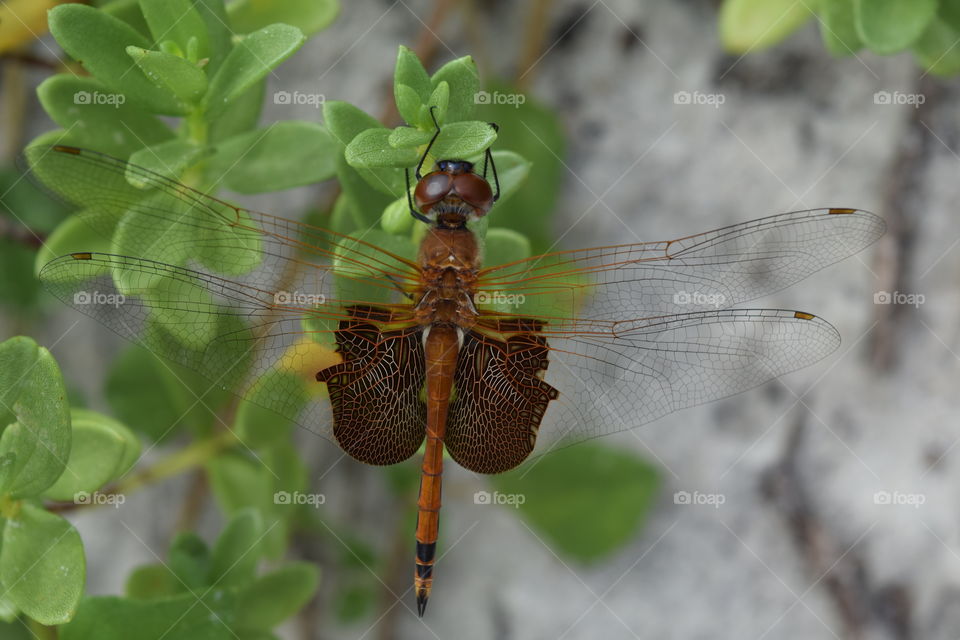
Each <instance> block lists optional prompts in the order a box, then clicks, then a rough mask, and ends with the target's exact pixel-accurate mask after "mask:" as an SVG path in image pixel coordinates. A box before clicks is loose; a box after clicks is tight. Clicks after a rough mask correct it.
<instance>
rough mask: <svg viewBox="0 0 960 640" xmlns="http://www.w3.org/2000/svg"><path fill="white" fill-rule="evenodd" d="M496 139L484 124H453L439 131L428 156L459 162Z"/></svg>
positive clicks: (495, 134) (471, 121) (486, 124)
mask: <svg viewBox="0 0 960 640" xmlns="http://www.w3.org/2000/svg"><path fill="white" fill-rule="evenodd" d="M496 139H497V132H496V131H494V129H493V127H491V126H490V125H489V124H488V123H486V122H480V121H479V120H469V121H465V122H454V123H452V124H447V125H444V126H443V127H442V128H441V129H440V135H439V136H437V140H436V141H435V142H434V143H433V147H431V148H430V155H431V156H432V157H433V158H434V160H461V159H465V158H469V157H470V156H473V155H476V154H478V153H480V152H481V151H483V150H484V149H486V148H487V147H489V146H490V145H491V144H493V143H494V141H495V140H496ZM406 166H410V165H406Z"/></svg>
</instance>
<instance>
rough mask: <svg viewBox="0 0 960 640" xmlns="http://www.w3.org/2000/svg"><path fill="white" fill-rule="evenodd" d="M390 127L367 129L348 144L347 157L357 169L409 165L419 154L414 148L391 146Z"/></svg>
mask: <svg viewBox="0 0 960 640" xmlns="http://www.w3.org/2000/svg"><path fill="white" fill-rule="evenodd" d="M389 140H390V130H389V129H383V128H380V129H367V130H366V131H363V132H361V133H360V135H358V136H357V137H356V138H354V139H353V140H352V141H351V142H350V144H348V145H347V149H346V158H347V162H348V163H350V166H351V167H354V168H357V169H365V168H380V167H409V166H411V165H414V164H416V163H417V160H418V159H419V156H418V154H417V152H416V150H414V149H394V148H393V147H391V146H390V141H389Z"/></svg>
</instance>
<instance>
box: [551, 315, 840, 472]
mask: <svg viewBox="0 0 960 640" xmlns="http://www.w3.org/2000/svg"><path fill="white" fill-rule="evenodd" d="M543 334H544V337H545V338H546V339H547V342H548V344H549V346H550V355H549V367H548V369H547V371H546V376H545V381H546V382H547V383H548V384H550V385H551V386H553V387H554V388H555V389H557V390H558V391H559V398H558V399H557V400H555V401H553V402H551V403H550V404H549V406H548V408H547V411H546V414H545V415H544V418H543V421H542V424H541V426H540V430H539V437H538V439H537V446H536V449H535V454H541V453H546V452H548V451H550V450H552V449H554V448H556V447H560V446H566V445H569V444H573V443H576V442H580V441H582V440H586V439H589V438H595V437H598V436H603V435H607V434H611V433H616V432H618V431H623V430H625V429H632V428H634V427H637V426H639V425H642V424H645V423H647V422H650V421H652V420H655V419H657V418H659V417H661V416H664V415H666V414H668V413H671V412H673V411H678V410H680V409H684V408H687V407H692V406H695V405H699V404H703V403H705V402H710V401H712V400H717V399H720V398H724V397H727V396H730V395H734V394H737V393H741V392H743V391H746V390H748V389H751V388H753V387H756V386H758V385H760V384H763V383H764V382H767V381H769V380H772V379H774V378H776V377H778V376H781V375H783V374H786V373H789V372H791V371H795V370H797V369H802V368H803V367H806V366H809V365H811V364H813V363H815V362H817V361H818V360H820V359H822V358H824V357H826V356H827V355H828V354H830V353H831V352H833V351H834V350H835V349H836V348H837V347H838V346H839V345H840V336H839V334H838V333H837V331H836V330H835V329H834V328H833V327H832V326H831V325H830V324H829V323H828V322H826V321H824V320H822V319H820V318H817V317H814V316H812V315H810V314H807V313H802V312H796V311H784V310H775V309H759V310H757V309H727V310H719V311H702V312H695V313H689V314H680V315H674V316H666V317H660V318H649V319H645V320H637V321H633V322H622V323H619V324H618V326H617V329H616V331H615V332H612V333H602V332H599V331H598V332H596V333H594V334H589V333H584V334H583V335H569V334H560V335H554V334H551V333H550V331H549V329H545V330H544V332H543Z"/></svg>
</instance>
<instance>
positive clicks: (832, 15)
mask: <svg viewBox="0 0 960 640" xmlns="http://www.w3.org/2000/svg"><path fill="white" fill-rule="evenodd" d="M820 36H821V37H822V38H823V44H824V46H825V47H826V48H827V51H829V52H830V53H832V54H833V55H835V56H849V55H853V54H854V53H855V52H856V51H857V50H858V49H860V48H861V47H862V46H863V41H861V40H860V34H858V33H857V25H856V15H855V11H854V0H820Z"/></svg>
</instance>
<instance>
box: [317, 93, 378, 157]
mask: <svg viewBox="0 0 960 640" xmlns="http://www.w3.org/2000/svg"><path fill="white" fill-rule="evenodd" d="M323 121H324V123H325V124H326V125H327V130H328V131H329V132H330V134H331V135H332V136H333V137H334V139H335V140H337V141H338V142H339V143H340V144H342V145H343V146H347V145H348V144H350V141H351V140H353V139H354V138H356V137H357V136H358V135H360V133H361V132H363V131H366V130H367V129H382V128H383V125H382V124H380V121H379V120H377V119H376V118H374V117H373V116H371V115H369V114H367V113H366V112H364V111H362V110H361V109H358V108H357V107H355V106H353V105H352V104H350V103H348V102H341V101H339V100H327V101H326V102H324V103H323Z"/></svg>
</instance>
